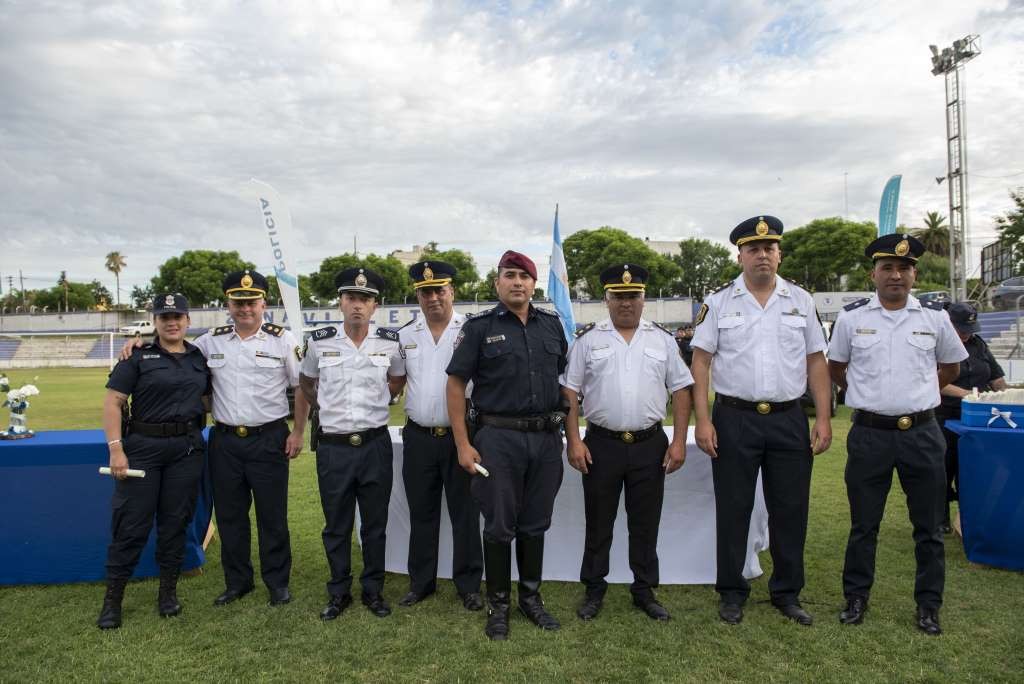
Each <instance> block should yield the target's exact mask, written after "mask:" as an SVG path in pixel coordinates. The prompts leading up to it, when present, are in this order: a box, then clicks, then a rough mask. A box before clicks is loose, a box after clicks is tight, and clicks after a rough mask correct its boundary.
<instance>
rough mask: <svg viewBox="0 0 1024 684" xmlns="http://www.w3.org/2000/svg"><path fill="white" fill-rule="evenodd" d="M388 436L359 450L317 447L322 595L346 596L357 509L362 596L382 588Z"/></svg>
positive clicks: (372, 440)
mask: <svg viewBox="0 0 1024 684" xmlns="http://www.w3.org/2000/svg"><path fill="white" fill-rule="evenodd" d="M393 472H394V467H393V465H392V454H391V435H390V434H388V432H387V431H386V430H385V431H384V432H382V433H380V434H379V435H376V436H374V437H372V438H370V439H369V440H367V441H365V442H363V444H362V445H361V446H357V447H355V446H350V445H348V444H334V443H330V444H329V443H327V442H324V441H323V440H321V441H320V444H319V446H317V448H316V474H317V481H318V482H319V484H320V504H321V506H322V507H323V510H324V531H323V540H324V551H325V552H326V554H327V564H328V565H329V566H330V568H331V579H330V581H329V582H328V583H327V593H328V594H330V595H332V596H342V595H345V594H349V593H351V590H352V526H353V525H354V524H355V515H356V503H358V504H359V517H360V521H361V526H360V529H359V536H360V539H361V540H362V543H363V573H362V574H361V575H360V576H359V580H360V582H361V583H362V587H363V593H364V594H379V593H380V592H381V591H382V590H383V588H384V556H385V550H386V549H385V546H386V534H387V527H388V504H389V503H390V502H391V482H392V477H393Z"/></svg>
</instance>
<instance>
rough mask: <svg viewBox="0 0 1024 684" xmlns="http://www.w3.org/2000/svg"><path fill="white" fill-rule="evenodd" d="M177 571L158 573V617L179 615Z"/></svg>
mask: <svg viewBox="0 0 1024 684" xmlns="http://www.w3.org/2000/svg"><path fill="white" fill-rule="evenodd" d="M177 590H178V571H177V570H161V571H160V592H159V593H158V594H157V597H156V607H157V610H159V611H160V617H174V616H175V615H178V614H180V613H181V604H180V603H178V593H177Z"/></svg>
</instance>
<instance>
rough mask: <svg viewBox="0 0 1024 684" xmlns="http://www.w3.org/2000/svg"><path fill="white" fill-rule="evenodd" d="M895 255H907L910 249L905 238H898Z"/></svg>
mask: <svg viewBox="0 0 1024 684" xmlns="http://www.w3.org/2000/svg"><path fill="white" fill-rule="evenodd" d="M894 251H895V252H896V256H907V252H909V251H910V243H909V242H907V241H906V240H900V241H899V243H897V245H896V249H895V250H894Z"/></svg>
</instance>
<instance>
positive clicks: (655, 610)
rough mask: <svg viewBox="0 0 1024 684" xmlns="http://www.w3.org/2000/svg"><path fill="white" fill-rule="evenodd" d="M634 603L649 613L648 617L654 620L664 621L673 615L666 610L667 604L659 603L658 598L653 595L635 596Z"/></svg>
mask: <svg viewBox="0 0 1024 684" xmlns="http://www.w3.org/2000/svg"><path fill="white" fill-rule="evenodd" d="M633 605H634V606H636V607H637V608H639V609H640V610H642V611H644V612H645V613H647V617H649V618H651V619H652V620H658V621H659V622H664V621H666V620H668V619H669V618H670V617H671V616H670V615H669V614H668V611H667V610H665V606H663V605H661V604H660V603H658V600H657V599H656V598H654V597H653V596H634V597H633Z"/></svg>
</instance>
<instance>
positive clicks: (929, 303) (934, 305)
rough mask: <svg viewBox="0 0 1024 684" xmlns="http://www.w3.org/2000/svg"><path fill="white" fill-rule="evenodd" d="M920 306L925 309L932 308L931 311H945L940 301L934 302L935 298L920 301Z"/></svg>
mask: <svg viewBox="0 0 1024 684" xmlns="http://www.w3.org/2000/svg"><path fill="white" fill-rule="evenodd" d="M921 306H922V307H924V308H925V309H932V310H933V311H945V310H946V307H945V306H943V304H942V302H936V301H935V300H928V301H926V302H921Z"/></svg>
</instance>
